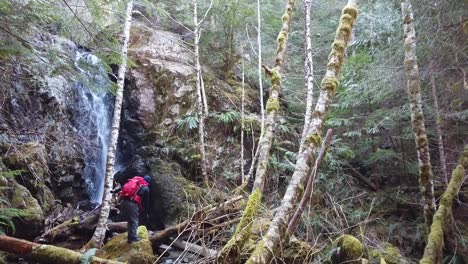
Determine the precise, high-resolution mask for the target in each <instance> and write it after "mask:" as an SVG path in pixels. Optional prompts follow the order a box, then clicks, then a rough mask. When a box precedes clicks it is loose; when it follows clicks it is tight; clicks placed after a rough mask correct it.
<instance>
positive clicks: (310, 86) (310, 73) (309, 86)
mask: <svg viewBox="0 0 468 264" xmlns="http://www.w3.org/2000/svg"><path fill="white" fill-rule="evenodd" d="M310 2H311V0H303V1H302V6H303V10H304V14H305V16H304V36H305V42H304V43H305V60H304V72H305V75H304V79H305V88H306V91H307V102H306V112H305V117H304V128H303V130H302V136H301V142H300V145H299V151H298V152H297V153H301V152H302V149H303V147H304V141H305V140H306V137H307V131H308V128H309V123H310V119H311V118H312V104H313V96H314V83H313V81H314V65H313V61H312V41H311V33H310Z"/></svg>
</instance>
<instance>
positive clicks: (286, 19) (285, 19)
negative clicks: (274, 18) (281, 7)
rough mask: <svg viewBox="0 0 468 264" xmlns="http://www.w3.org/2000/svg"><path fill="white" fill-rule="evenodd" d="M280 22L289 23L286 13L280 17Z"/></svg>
mask: <svg viewBox="0 0 468 264" xmlns="http://www.w3.org/2000/svg"><path fill="white" fill-rule="evenodd" d="M281 20H282V21H283V23H286V22H288V21H289V15H288V13H285V14H284V15H283V16H282V17H281Z"/></svg>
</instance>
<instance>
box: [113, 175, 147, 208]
mask: <svg viewBox="0 0 468 264" xmlns="http://www.w3.org/2000/svg"><path fill="white" fill-rule="evenodd" d="M141 186H148V183H147V182H146V181H145V179H143V177H140V176H135V177H133V178H131V179H130V180H128V181H127V183H125V184H124V186H123V187H122V190H121V191H120V197H121V198H124V199H128V200H131V201H135V202H136V203H137V204H138V205H139V206H140V209H143V208H142V205H141V197H140V196H139V195H138V191H139V190H140V188H141Z"/></svg>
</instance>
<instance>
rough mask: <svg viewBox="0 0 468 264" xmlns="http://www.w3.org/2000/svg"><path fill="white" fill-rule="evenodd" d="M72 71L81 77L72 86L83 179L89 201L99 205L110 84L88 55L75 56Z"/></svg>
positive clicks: (109, 115) (110, 104)
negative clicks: (82, 152) (80, 137)
mask: <svg viewBox="0 0 468 264" xmlns="http://www.w3.org/2000/svg"><path fill="white" fill-rule="evenodd" d="M75 67H76V68H77V69H78V71H79V72H80V73H81V76H79V82H78V83H76V84H75V93H76V98H77V99H76V100H77V102H76V104H75V105H76V106H75V108H76V109H74V122H75V126H76V127H77V129H78V132H79V134H80V136H82V137H83V147H84V154H85V162H84V170H83V178H84V179H85V182H86V186H87V189H88V193H89V195H90V201H91V202H92V203H95V204H99V203H101V200H102V196H103V191H104V177H105V173H106V159H107V150H108V148H109V136H110V127H111V118H112V108H113V98H112V96H111V94H110V93H109V91H110V89H111V82H110V80H109V78H108V75H107V71H106V69H105V68H104V67H103V64H102V62H101V60H100V59H99V58H98V57H96V56H95V55H93V54H91V53H89V52H82V51H78V52H77V54H76V57H75Z"/></svg>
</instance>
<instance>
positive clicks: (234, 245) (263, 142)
mask: <svg viewBox="0 0 468 264" xmlns="http://www.w3.org/2000/svg"><path fill="white" fill-rule="evenodd" d="M295 3H296V1H295V0H289V1H288V3H287V4H286V11H285V13H284V15H283V17H282V21H283V24H282V28H281V31H280V33H279V34H278V38H277V49H276V58H275V65H274V67H273V68H272V69H267V68H266V67H265V70H266V72H267V75H268V76H269V78H270V81H271V85H272V87H271V90H270V97H269V98H268V102H267V104H266V114H267V116H266V120H265V130H264V135H263V137H262V136H261V137H260V143H259V156H258V164H257V171H256V177H255V182H254V185H253V189H252V193H251V194H250V196H249V200H248V201H247V205H246V207H245V210H244V213H243V215H242V218H241V220H240V223H239V224H238V225H237V228H236V231H235V233H234V235H233V236H232V237H231V239H230V240H229V242H228V243H227V244H226V245H225V246H224V248H223V250H222V251H221V252H220V254H219V255H218V258H217V261H218V262H221V263H234V262H236V261H237V260H238V258H239V255H240V252H241V250H242V248H243V246H244V244H245V242H246V240H247V239H248V237H249V236H250V230H251V228H252V221H254V220H255V218H256V217H257V214H258V210H259V208H260V204H261V200H262V195H263V189H264V186H265V180H266V176H267V174H266V172H267V166H268V159H269V157H270V148H271V142H272V140H273V126H274V122H275V117H276V113H277V112H278V111H279V109H280V104H279V92H280V88H281V73H280V71H281V65H282V63H283V61H284V54H285V52H286V44H287V41H288V35H289V30H290V24H291V17H292V13H293V9H294V5H295Z"/></svg>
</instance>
